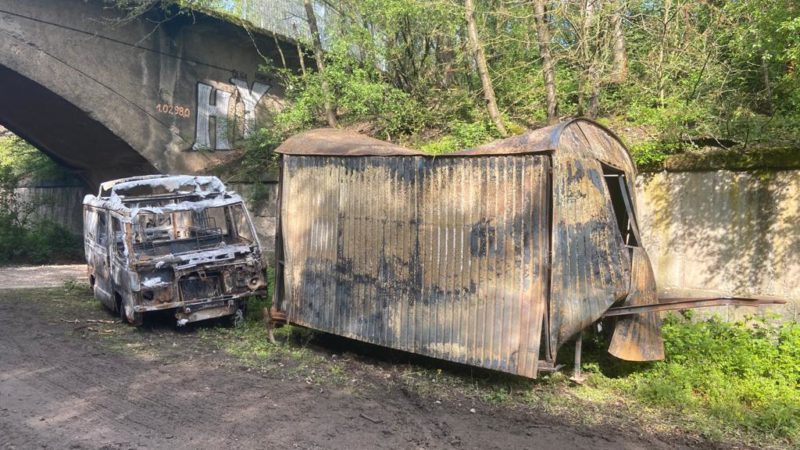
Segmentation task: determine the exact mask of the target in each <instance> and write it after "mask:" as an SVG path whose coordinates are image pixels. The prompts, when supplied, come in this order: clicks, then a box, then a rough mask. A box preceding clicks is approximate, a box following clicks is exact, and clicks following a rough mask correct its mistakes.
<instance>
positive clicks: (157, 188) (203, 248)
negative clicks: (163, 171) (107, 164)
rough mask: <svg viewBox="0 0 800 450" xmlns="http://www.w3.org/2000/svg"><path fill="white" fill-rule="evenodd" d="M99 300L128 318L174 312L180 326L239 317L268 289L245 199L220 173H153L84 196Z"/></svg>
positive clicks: (91, 270) (89, 260)
mask: <svg viewBox="0 0 800 450" xmlns="http://www.w3.org/2000/svg"><path fill="white" fill-rule="evenodd" d="M84 243H85V244H84V247H85V250H86V262H87V266H88V267H87V272H88V275H89V282H90V284H91V285H92V288H93V290H94V293H95V297H97V298H98V299H99V300H101V301H102V302H103V303H104V304H105V305H106V306H108V307H109V308H110V309H112V310H115V311H117V312H118V313H120V315H122V316H123V317H124V318H125V319H126V320H128V321H129V322H131V323H133V324H136V325H140V324H141V323H142V319H143V314H145V313H148V312H150V311H157V310H166V309H172V310H174V312H175V318H176V319H178V324H179V325H181V324H185V323H187V322H192V321H195V320H203V319H207V318H211V317H218V316H221V315H231V314H235V315H236V317H240V318H241V314H242V310H243V307H244V304H245V303H246V301H247V299H248V298H249V297H251V296H253V295H263V294H264V293H266V280H265V278H264V274H263V262H262V258H261V247H260V244H259V242H258V238H257V235H256V233H255V229H254V228H253V224H252V221H251V220H250V216H249V214H248V212H247V210H246V208H245V206H244V203H243V201H242V198H241V197H240V196H239V195H237V194H235V193H234V192H230V191H226V189H225V186H224V185H223V184H222V182H221V181H220V180H219V179H217V178H216V177H212V176H191V175H172V176H169V175H150V176H143V177H132V178H126V179H120V180H113V181H108V182H105V183H103V184H102V185H101V186H100V191H99V192H98V195H97V196H94V195H87V196H86V198H84Z"/></svg>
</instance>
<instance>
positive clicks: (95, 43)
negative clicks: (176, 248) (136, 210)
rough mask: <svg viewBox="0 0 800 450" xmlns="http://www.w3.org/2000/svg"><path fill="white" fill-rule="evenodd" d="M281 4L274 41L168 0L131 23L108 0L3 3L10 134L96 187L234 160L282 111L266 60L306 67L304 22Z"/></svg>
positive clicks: (4, 111)
mask: <svg viewBox="0 0 800 450" xmlns="http://www.w3.org/2000/svg"><path fill="white" fill-rule="evenodd" d="M273 3H274V7H275V8H274V9H275V11H272V12H273V13H274V14H273V16H272V17H273V23H274V24H275V25H276V26H275V27H274V28H275V29H276V31H274V32H271V31H269V30H264V29H263V28H257V27H253V28H252V29H251V28H250V27H245V26H242V25H241V24H235V23H233V22H235V21H234V20H229V19H226V18H225V17H224V16H222V15H219V14H215V13H208V12H206V13H202V12H196V11H195V12H189V13H186V12H184V13H181V14H179V11H178V10H177V8H175V7H171V6H169V3H168V2H163V3H155V4H153V5H152V6H151V7H149V8H148V9H146V11H143V12H142V13H141V14H136V15H132V14H130V13H129V12H127V11H123V10H120V9H118V8H115V7H113V6H112V5H111V4H110V3H109V2H107V1H103V0H25V1H20V0H0V125H4V126H5V127H6V128H8V129H10V130H11V131H13V132H14V133H16V134H18V135H20V136H22V137H23V138H24V139H26V140H27V141H29V142H30V143H32V144H33V145H35V146H36V147H38V148H39V149H40V150H41V151H43V152H44V153H46V154H48V155H49V156H51V157H52V158H53V159H55V160H56V161H57V162H59V163H60V164H61V165H63V166H65V167H66V168H68V169H71V170H72V171H74V172H75V173H76V174H77V175H78V176H79V177H80V178H82V179H83V180H84V181H85V182H86V183H87V184H88V185H89V186H96V185H97V184H98V183H99V182H100V181H103V180H107V179H111V178H117V177H122V176H129V175H138V174H146V173H154V172H163V173H167V172H188V173H196V172H203V171H204V170H206V169H208V168H209V167H213V166H215V165H218V164H220V163H224V162H226V161H229V160H232V159H234V158H236V156H238V155H239V154H240V151H239V150H237V146H238V145H237V142H240V140H241V139H242V138H244V137H247V136H248V134H249V133H251V132H252V131H253V130H254V129H255V128H256V127H257V126H263V125H265V124H268V123H269V120H270V115H271V114H270V113H271V111H274V110H276V109H277V108H280V107H281V105H282V102H283V98H284V91H283V88H282V87H281V85H280V83H279V80H278V79H277V78H276V77H275V76H274V74H273V73H270V71H265V70H262V68H263V66H264V63H265V57H266V58H269V59H271V60H272V61H273V64H275V65H278V66H280V65H281V64H282V61H285V62H286V65H287V67H289V68H295V67H298V66H299V57H298V48H297V45H296V42H295V40H294V38H295V37H297V35H298V34H295V35H294V36H292V35H291V33H292V30H294V31H295V32H296V33H299V34H302V33H303V31H301V30H304V29H306V28H305V27H306V24H305V21H304V17H303V16H301V15H299V14H298V9H297V7H298V5H297V2H294V1H291V0H273ZM299 8H300V9H299V11H300V12H302V4H300V5H299ZM262 26H263V24H262ZM281 54H282V55H281Z"/></svg>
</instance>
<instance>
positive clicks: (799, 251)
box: [637, 170, 800, 319]
mask: <svg viewBox="0 0 800 450" xmlns="http://www.w3.org/2000/svg"><path fill="white" fill-rule="evenodd" d="M637 203H638V210H639V222H640V228H641V232H642V240H643V243H644V246H645V247H646V249H647V251H648V253H649V254H650V257H651V259H652V262H653V269H654V270H655V273H656V279H657V281H658V285H659V290H661V291H662V295H665V296H666V295H693V296H694V295H719V294H724V295H740V296H775V297H780V298H785V299H788V300H790V304H789V305H787V306H786V307H785V308H779V309H777V310H779V311H781V310H782V312H783V315H784V316H785V317H789V318H794V319H798V318H800V315H799V313H800V171H769V172H731V171H724V170H721V171H715V172H682V173H671V172H659V173H653V174H643V175H640V176H639V178H638V180H637ZM724 312H725V314H726V315H728V314H730V313H731V312H732V311H728V310H724ZM747 312H752V310H750V309H746V308H739V310H738V311H735V314H736V315H737V316H740V315H742V314H746V313H747Z"/></svg>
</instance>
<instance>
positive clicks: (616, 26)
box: [611, 0, 628, 83]
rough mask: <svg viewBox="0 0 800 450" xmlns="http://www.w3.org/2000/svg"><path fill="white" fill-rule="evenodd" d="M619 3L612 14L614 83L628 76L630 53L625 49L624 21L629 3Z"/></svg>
mask: <svg viewBox="0 0 800 450" xmlns="http://www.w3.org/2000/svg"><path fill="white" fill-rule="evenodd" d="M617 3H618V5H617V8H616V10H615V11H614V12H613V13H612V16H611V27H612V30H611V33H612V39H613V43H612V54H613V67H612V69H611V81H612V82H614V83H622V82H624V81H625V80H626V79H627V78H628V54H627V52H626V50H625V30H624V29H623V23H622V18H623V16H624V15H625V10H626V7H627V5H626V2H625V0H617Z"/></svg>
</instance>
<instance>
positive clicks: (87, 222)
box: [83, 208, 97, 241]
mask: <svg viewBox="0 0 800 450" xmlns="http://www.w3.org/2000/svg"><path fill="white" fill-rule="evenodd" d="M83 228H84V229H85V230H86V236H87V237H88V238H89V240H92V241H95V240H96V239H97V211H95V210H94V209H91V208H86V210H84V214H83Z"/></svg>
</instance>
